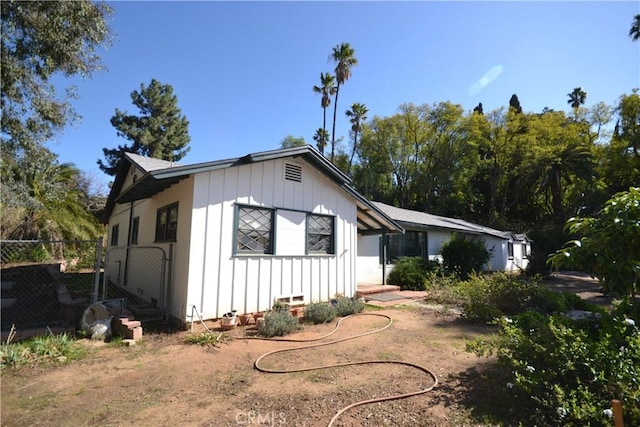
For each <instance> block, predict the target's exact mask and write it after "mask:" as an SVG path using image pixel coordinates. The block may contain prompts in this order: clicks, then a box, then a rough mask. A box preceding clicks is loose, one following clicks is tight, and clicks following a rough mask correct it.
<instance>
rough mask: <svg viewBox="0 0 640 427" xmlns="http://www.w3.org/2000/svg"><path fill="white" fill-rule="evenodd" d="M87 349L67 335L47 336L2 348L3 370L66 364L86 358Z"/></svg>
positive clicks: (0, 354) (8, 344) (7, 344)
mask: <svg viewBox="0 0 640 427" xmlns="http://www.w3.org/2000/svg"><path fill="white" fill-rule="evenodd" d="M86 354H87V350H86V348H84V347H83V346H81V345H79V344H78V343H77V341H76V340H75V339H74V338H73V337H71V336H69V335H67V334H59V335H45V336H40V337H33V338H30V339H28V340H26V341H22V342H17V343H4V344H2V346H0V359H1V363H2V364H1V367H2V369H4V368H7V367H18V366H35V365H37V364H39V363H46V362H54V363H64V362H67V361H70V360H75V359H79V358H82V357H84V356H85V355H86Z"/></svg>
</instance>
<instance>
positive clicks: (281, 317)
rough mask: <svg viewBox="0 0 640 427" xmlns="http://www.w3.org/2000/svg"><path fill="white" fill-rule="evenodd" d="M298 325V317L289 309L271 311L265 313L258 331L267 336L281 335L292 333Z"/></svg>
mask: <svg viewBox="0 0 640 427" xmlns="http://www.w3.org/2000/svg"><path fill="white" fill-rule="evenodd" d="M298 327H299V324H298V318H297V317H293V316H292V315H291V313H289V311H270V312H268V313H267V314H265V316H264V322H262V324H260V328H259V329H258V333H259V334H260V335H262V336H264V337H267V338H271V337H280V336H283V335H286V334H290V333H291V332H293V331H295V330H296V329H297V328H298Z"/></svg>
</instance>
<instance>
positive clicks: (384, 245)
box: [382, 229, 387, 286]
mask: <svg viewBox="0 0 640 427" xmlns="http://www.w3.org/2000/svg"><path fill="white" fill-rule="evenodd" d="M386 284H387V233H385V232H384V229H383V230H382V285H383V286H384V285H386Z"/></svg>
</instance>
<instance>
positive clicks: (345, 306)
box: [335, 297, 364, 317]
mask: <svg viewBox="0 0 640 427" xmlns="http://www.w3.org/2000/svg"><path fill="white" fill-rule="evenodd" d="M335 310H336V314H337V315H338V316H339V317H346V316H350V315H352V314H356V313H360V312H361V311H362V310H364V301H361V300H359V299H357V298H347V297H340V298H337V299H336V303H335Z"/></svg>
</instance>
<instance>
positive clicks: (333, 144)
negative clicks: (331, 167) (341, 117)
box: [331, 81, 340, 163]
mask: <svg viewBox="0 0 640 427" xmlns="http://www.w3.org/2000/svg"><path fill="white" fill-rule="evenodd" d="M339 92H340V81H338V84H336V100H335V101H334V103H333V128H332V129H331V163H333V158H334V157H335V155H336V114H337V113H338V93H339Z"/></svg>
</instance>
